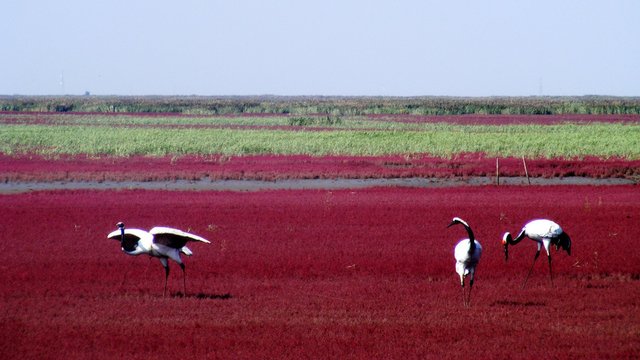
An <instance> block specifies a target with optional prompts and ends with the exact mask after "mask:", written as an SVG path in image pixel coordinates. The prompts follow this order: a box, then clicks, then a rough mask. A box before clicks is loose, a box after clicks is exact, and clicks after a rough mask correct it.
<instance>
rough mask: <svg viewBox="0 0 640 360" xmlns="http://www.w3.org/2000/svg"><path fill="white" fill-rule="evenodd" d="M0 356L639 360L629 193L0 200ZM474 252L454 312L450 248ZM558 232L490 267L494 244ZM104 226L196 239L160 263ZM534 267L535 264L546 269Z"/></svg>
mask: <svg viewBox="0 0 640 360" xmlns="http://www.w3.org/2000/svg"><path fill="white" fill-rule="evenodd" d="M0 203H1V206H0V218H1V219H2V221H0V234H1V235H0V236H1V237H2V239H1V241H0V249H1V253H2V261H1V262H0V269H1V271H0V334H2V336H0V354H2V355H3V356H2V357H3V358H5V359H7V358H19V359H47V358H50V359H59V358H65V359H87V358H91V359H107V358H108V359H111V358H137V359H148V358H167V359H169V358H171V359H175V358H197V359H202V358H211V359H213V358H228V359H270V358H292V359H300V358H340V359H342V358H345V359H346V358H359V359H372V358H378V359H380V358H420V359H428V358H433V359H439V358H456V359H462V358H498V359H501V358H502V359H504V358H510V359H513V358H562V359H563V358H598V359H604V358H615V359H620V358H636V357H637V354H638V353H640V300H639V299H640V286H639V285H640V283H639V281H640V265H639V264H640V252H639V251H637V246H636V243H637V242H638V239H637V232H636V231H635V228H636V227H637V226H638V224H639V222H640V192H639V191H638V188H637V185H625V186H530V187H523V186H499V187H498V186H473V187H456V188H431V189H418V188H369V189H359V190H338V191H328V190H299V191H298V190H295V191H294V190H279V191H256V192H233V191H226V192H224V191H223V192H216V191H203V192H191V191H147V190H122V191H97V190H87V191H40V192H30V193H20V194H11V195H0ZM454 216H459V217H461V218H463V219H465V220H466V221H468V222H469V223H470V225H471V226H472V227H473V229H474V232H475V234H476V237H477V238H478V240H479V241H480V242H481V243H482V245H483V248H484V253H483V258H482V259H481V261H480V264H479V266H478V272H477V277H476V285H475V286H474V289H473V294H472V304H471V307H469V308H465V307H464V306H463V304H462V298H461V290H460V285H459V282H458V279H457V276H456V274H455V272H454V260H453V247H454V245H455V243H456V242H457V241H458V240H459V239H461V238H464V237H466V233H465V232H464V229H463V228H461V227H460V228H456V227H451V228H448V229H447V228H446V226H447V225H448V223H449V222H450V221H451V219H452V217H454ZM537 217H544V218H550V219H553V220H555V221H557V222H558V223H560V224H561V225H562V226H563V228H564V229H565V230H566V231H567V232H568V233H569V234H570V235H571V238H572V240H573V246H572V249H573V250H572V254H571V256H568V255H567V254H566V253H564V252H562V253H561V252H556V251H555V250H554V251H553V252H552V256H553V266H554V273H555V278H554V284H553V285H552V284H551V283H550V280H549V273H548V267H547V264H546V259H545V258H546V256H541V258H540V260H539V261H538V262H537V263H536V266H535V268H534V271H533V275H532V276H531V278H530V279H529V282H528V284H527V287H526V288H525V289H521V288H520V287H521V284H522V281H523V279H524V276H525V274H526V272H527V271H528V268H529V266H530V264H531V262H532V260H533V255H534V253H535V248H536V246H535V244H534V243H533V242H532V241H530V240H525V241H523V242H522V243H521V244H518V245H517V246H515V247H513V248H512V249H511V251H510V258H509V262H507V263H505V260H504V256H503V251H502V248H501V244H500V239H501V236H502V233H503V232H504V231H507V230H508V231H511V232H512V233H513V232H517V231H518V230H519V229H520V227H521V226H522V225H523V224H524V223H525V222H526V221H527V220H530V219H533V218H537ZM117 221H124V222H125V223H126V224H127V226H128V227H135V228H143V229H148V228H150V227H152V226H158V225H164V226H171V227H176V228H180V229H184V230H189V231H191V232H193V233H195V234H198V235H200V236H203V237H205V238H207V239H209V240H211V241H212V243H211V244H209V245H207V244H200V243H198V244H193V245H191V246H190V247H191V249H192V250H193V253H194V255H193V256H192V257H188V258H186V259H185V263H186V274H187V294H183V293H182V282H181V272H180V268H179V267H177V266H176V264H171V265H172V272H171V274H170V276H169V292H170V295H168V296H167V297H163V296H162V286H163V277H164V272H163V270H162V266H161V265H160V263H159V261H158V260H157V259H154V258H149V257H147V256H140V257H131V256H127V255H125V254H123V253H122V252H121V250H120V245H119V243H118V242H116V241H113V240H108V239H107V238H106V235H107V234H108V233H109V232H111V231H113V230H115V229H116V227H115V224H116V222H117ZM543 255H544V253H543Z"/></svg>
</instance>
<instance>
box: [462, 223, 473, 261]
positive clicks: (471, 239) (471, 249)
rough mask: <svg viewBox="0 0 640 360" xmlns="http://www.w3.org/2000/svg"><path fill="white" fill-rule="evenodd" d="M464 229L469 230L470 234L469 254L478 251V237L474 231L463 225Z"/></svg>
mask: <svg viewBox="0 0 640 360" xmlns="http://www.w3.org/2000/svg"><path fill="white" fill-rule="evenodd" d="M462 225H463V226H464V228H465V229H466V230H467V234H469V254H471V253H473V252H474V251H476V241H475V240H476V237H475V236H474V235H473V230H471V227H469V226H468V225H466V224H462Z"/></svg>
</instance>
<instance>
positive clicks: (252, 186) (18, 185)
mask: <svg viewBox="0 0 640 360" xmlns="http://www.w3.org/2000/svg"><path fill="white" fill-rule="evenodd" d="M530 181H531V185H633V184H636V182H635V181H633V180H631V179H623V178H603V179H597V178H589V177H564V178H531V179H530ZM495 183H496V179H495V178H492V177H482V176H476V177H466V178H417V177H415V178H392V179H283V180H276V181H262V180H210V179H206V178H205V179H201V180H174V181H52V182H6V183H2V184H0V193H3V194H8V193H22V192H31V191H45V190H126V189H145V190H171V191H175V190H185V191H205V190H213V191H259V190H305V189H328V190H331V189H361V188H368V187H379V186H396V187H423V188H430V187H452V186H479V185H492V184H495ZM500 185H523V186H526V185H528V182H527V179H526V178H525V177H502V178H500Z"/></svg>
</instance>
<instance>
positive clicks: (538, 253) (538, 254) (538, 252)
mask: <svg viewBox="0 0 640 360" xmlns="http://www.w3.org/2000/svg"><path fill="white" fill-rule="evenodd" d="M538 256H540V249H538V251H536V256H535V257H534V258H533V264H531V267H530V268H529V272H528V273H527V277H526V278H524V283H523V284H522V288H523V289H524V287H525V286H527V280H529V275H531V272H532V271H533V266H534V265H535V264H536V260H538Z"/></svg>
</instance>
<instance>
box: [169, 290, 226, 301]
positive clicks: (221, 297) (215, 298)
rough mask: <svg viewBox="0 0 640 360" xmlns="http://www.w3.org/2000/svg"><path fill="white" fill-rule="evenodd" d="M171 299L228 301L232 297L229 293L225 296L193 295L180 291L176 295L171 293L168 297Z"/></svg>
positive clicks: (202, 293)
mask: <svg viewBox="0 0 640 360" xmlns="http://www.w3.org/2000/svg"><path fill="white" fill-rule="evenodd" d="M170 296H171V297H173V298H188V299H199V300H229V299H231V298H233V296H232V295H231V294H230V293H225V294H209V293H204V292H199V293H195V294H186V295H185V294H184V293H183V292H181V291H178V292H176V293H172V294H171V295H170Z"/></svg>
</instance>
